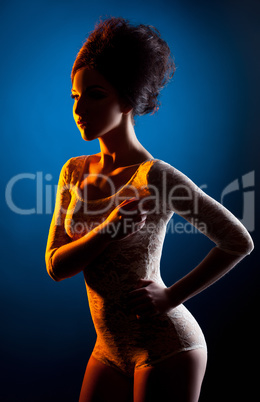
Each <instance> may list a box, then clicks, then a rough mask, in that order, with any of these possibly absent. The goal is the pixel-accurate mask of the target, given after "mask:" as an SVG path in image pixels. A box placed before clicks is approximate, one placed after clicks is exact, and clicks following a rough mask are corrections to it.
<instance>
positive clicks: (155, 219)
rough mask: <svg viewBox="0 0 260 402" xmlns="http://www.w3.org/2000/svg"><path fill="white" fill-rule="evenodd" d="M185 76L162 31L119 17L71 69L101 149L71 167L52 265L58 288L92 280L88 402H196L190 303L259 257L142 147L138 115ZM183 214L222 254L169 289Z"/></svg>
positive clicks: (57, 214) (200, 365)
mask: <svg viewBox="0 0 260 402" xmlns="http://www.w3.org/2000/svg"><path fill="white" fill-rule="evenodd" d="M174 71H175V65H174V61H173V58H172V57H171V54H170V49H169V46H168V44H167V43H166V42H165V41H164V40H163V39H162V37H161V35H160V33H159V31H158V30H157V29H156V28H154V27H153V26H150V25H143V24H140V25H133V24H131V23H130V22H129V21H128V20H125V19H123V18H115V17H111V18H106V19H103V20H100V21H99V22H98V23H97V25H96V27H95V29H94V30H93V31H92V32H91V33H90V35H89V36H88V38H87V40H86V41H85V43H84V44H83V46H82V48H81V49H80V51H79V53H78V55H77V57H76V60H75V62H74V65H73V68H72V74H71V79H72V97H73V99H74V106H73V116H74V119H75V122H76V124H77V127H78V129H79V131H80V133H81V136H82V138H83V140H85V141H93V140H95V139H98V140H99V144H100V152H99V153H97V154H93V155H82V156H78V157H72V158H71V159H69V160H68V161H67V162H66V163H65V165H64V166H63V167H62V170H61V173H60V178H59V184H58V191H57V197H56V205H55V210H54V214H53V218H52V222H51V226H50V231H49V237H48V243H47V248H46V266H47V271H48V273H49V275H50V276H51V277H52V278H53V279H54V280H55V281H61V280H63V279H66V278H70V277H72V276H74V275H77V274H78V273H80V272H83V274H84V278H85V284H86V289H87V294H88V300H89V305H90V311H91V316H92V319H93V323H94V326H95V330H96V333H97V339H96V343H95V345H94V348H93V351H92V354H91V356H90V359H89V361H88V363H87V367H86V371H85V376H84V378H83V383H82V388H81V392H80V396H79V401H80V402H98V401H103V402H108V401H113V402H117V401H118V402H126V401H129V402H130V401H133V402H148V401H149V402H153V401H156V402H157V401H176V402H177V401H178V402H197V401H198V399H199V395H200V390H201V385H202V381H203V378H204V374H205V370H206V364H207V345H206V341H205V338H204V335H203V332H202V330H201V328H200V326H199V324H198V323H197V321H196V320H195V318H194V317H193V316H192V314H191V313H190V312H189V311H188V310H187V308H186V307H185V306H184V305H183V303H184V302H185V301H187V300H188V299H190V298H191V297H193V296H194V295H196V294H198V293H199V292H201V291H203V290H204V289H205V288H207V287H208V286H209V285H211V284H212V283H214V282H216V281H217V280H218V279H219V278H221V277H222V276H223V275H225V274H226V273H227V272H228V271H229V270H231V269H232V268H233V267H234V266H235V265H236V264H237V263H239V262H240V261H241V260H242V259H243V258H244V257H245V256H246V255H248V254H250V253H251V251H252V250H253V248H254V245H253V241H252V239H251V237H250V235H249V233H248V231H247V230H246V228H245V227H244V226H243V225H242V224H241V222H240V221H239V220H238V219H237V218H236V217H235V216H234V215H233V214H232V213H231V212H230V211H228V210H227V209H226V208H225V207H224V206H223V205H221V204H220V203H218V202H217V201H215V200H214V199H213V198H211V197H210V196H208V195H207V194H206V193H205V192H203V191H202V190H201V189H200V188H199V187H198V186H197V185H196V184H195V183H194V182H192V181H191V180H190V179H189V178H188V177H187V176H186V175H185V174H183V173H182V172H180V171H179V170H178V169H176V168H175V167H173V166H171V165H170V164H169V163H167V162H165V161H162V160H160V159H156V157H154V156H152V155H151V153H150V152H149V151H148V150H147V149H146V148H144V146H143V145H142V144H141V143H140V142H139V140H138V139H137V136H136V134H135V129H134V125H135V120H134V118H135V116H138V115H139V116H140V115H144V114H147V113H151V112H155V111H156V110H157V109H158V107H159V101H158V97H159V94H160V91H161V89H162V88H163V87H164V86H165V85H166V84H167V83H168V82H169V80H170V79H171V78H172V76H173V74H174ZM157 140H158V142H159V141H161V140H163V139H162V135H161V133H158V138H157ZM174 213H177V214H179V215H180V216H182V217H183V218H184V219H186V220H187V221H188V222H189V223H191V224H192V225H194V226H195V227H196V228H198V229H199V230H200V231H201V232H203V233H204V234H205V235H206V236H207V237H208V238H209V239H210V240H212V241H213V242H214V243H215V246H214V245H213V247H212V249H211V250H210V252H209V253H208V254H207V255H206V256H205V258H204V259H203V260H202V261H201V262H200V263H199V264H198V265H197V266H195V267H194V269H192V270H191V271H190V272H189V273H188V274H187V275H186V276H184V277H183V278H181V279H180V280H178V281H177V282H176V283H174V284H172V286H170V287H166V285H165V284H164V282H163V280H162V278H161V274H160V258H161V254H162V247H163V243H164V238H165V234H166V226H167V223H168V222H169V220H170V218H171V217H172V215H173V214H174ZM184 252H185V251H184Z"/></svg>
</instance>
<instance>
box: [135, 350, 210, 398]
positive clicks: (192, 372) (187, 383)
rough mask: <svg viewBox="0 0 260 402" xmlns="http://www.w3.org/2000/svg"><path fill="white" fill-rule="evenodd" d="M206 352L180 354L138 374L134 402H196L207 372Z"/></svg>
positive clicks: (137, 372) (138, 371)
mask: <svg viewBox="0 0 260 402" xmlns="http://www.w3.org/2000/svg"><path fill="white" fill-rule="evenodd" d="M206 364H207V352H206V351H205V350H204V349H195V350H190V351H187V352H180V353H177V354H176V355H174V356H172V357H170V358H168V359H165V360H164V361H163V362H160V363H157V364H156V365H154V367H147V368H143V369H139V370H136V371H135V376H134V402H157V401H165V402H167V401H174V402H197V401H198V399H199V394H200V389H201V384H202V381H203V377H204V374H205V370H206Z"/></svg>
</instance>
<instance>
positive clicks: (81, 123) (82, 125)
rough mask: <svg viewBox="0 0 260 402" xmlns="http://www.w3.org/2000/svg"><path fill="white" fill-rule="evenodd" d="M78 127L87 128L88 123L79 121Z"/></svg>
mask: <svg viewBox="0 0 260 402" xmlns="http://www.w3.org/2000/svg"><path fill="white" fill-rule="evenodd" d="M78 125H79V126H80V127H85V126H86V125H87V123H86V122H85V121H82V120H79V121H78Z"/></svg>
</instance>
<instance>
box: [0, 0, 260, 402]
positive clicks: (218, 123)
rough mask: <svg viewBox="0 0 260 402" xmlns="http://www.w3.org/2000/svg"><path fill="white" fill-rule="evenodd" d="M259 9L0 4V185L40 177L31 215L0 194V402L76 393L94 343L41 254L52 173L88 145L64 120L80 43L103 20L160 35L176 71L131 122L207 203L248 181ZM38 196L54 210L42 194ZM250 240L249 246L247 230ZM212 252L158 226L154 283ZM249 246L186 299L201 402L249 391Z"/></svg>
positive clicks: (16, 194) (31, 186) (77, 282)
mask: <svg viewBox="0 0 260 402" xmlns="http://www.w3.org/2000/svg"><path fill="white" fill-rule="evenodd" d="M259 11H260V7H259V1H252V0H250V1H202V0H201V1H187V0H184V1H181V0H179V1H172V2H170V1H168V2H167V1H164V0H161V1H160V2H155V1H153V0H152V1H149V2H148V1H143V2H140V1H136V0H132V1H131V2H128V3H127V4H124V3H123V2H120V1H119V0H110V1H109V2H106V1H99V2H98V3H94V2H93V3H91V2H89V1H81V0H80V1H71V0H70V1H61V0H54V1H51V0H49V1H46V0H45V1H35V2H33V1H23V2H18V1H10V2H4V3H2V4H1V24H0V30H1V37H2V41H1V44H2V50H1V56H2V57H1V64H0V69H1V123H0V124H1V126H0V130H1V141H2V153H1V154H2V158H1V165H2V169H1V173H2V174H1V184H2V188H3V192H4V189H5V188H6V186H7V184H8V182H9V181H10V180H11V179H12V177H14V176H15V175H18V174H21V173H30V174H32V175H36V172H41V173H42V175H43V176H42V177H43V183H42V185H40V189H39V188H38V191H40V190H41V189H42V192H43V204H42V206H43V212H42V213H37V214H31V215H19V214H16V213H14V212H13V211H12V210H11V209H10V208H9V207H8V205H7V203H6V201H5V200H4V197H2V199H1V203H2V204H1V210H2V218H1V234H2V236H1V248H2V251H1V258H2V264H1V283H0V295H1V306H2V314H1V324H2V325H1V356H2V357H1V362H2V364H1V371H2V373H1V381H2V382H3V384H2V385H1V387H0V399H1V400H2V401H5V402H7V401H8V402H9V401H12V402H16V401H17V402H18V401H19V402H22V401H24V402H36V401H37V402H43V401H44V402H45V401H49V402H52V401H53V402H54V401H55V402H57V401H63V402H72V401H77V398H78V395H79V391H80V386H81V382H82V378H83V375H84V370H85V366H86V363H87V360H88V358H89V356H90V353H91V350H92V348H93V345H94V342H95V333H94V328H93V324H92V321H91V318H90V313H89V309H88V304H87V296H86V291H85V285H84V281H83V275H82V274H79V275H78V276H76V277H73V278H72V279H70V280H65V281H62V282H60V283H55V282H54V281H52V280H51V278H50V277H49V276H48V275H47V273H46V269H45V262H44V252H45V246H46V240H47V235H48V229H49V225H50V220H51V214H50V212H49V211H48V208H51V209H53V206H54V193H55V191H54V186H55V185H56V184H57V181H58V176H59V172H60V169H61V167H62V165H63V164H64V163H65V162H66V161H67V160H68V159H69V158H70V157H72V156H77V155H82V154H90V153H95V152H98V151H99V143H98V141H94V142H93V143H86V142H83V141H82V139H81V137H80V133H79V131H78V130H77V128H76V125H75V123H74V121H73V118H72V100H71V98H70V88H71V83H70V71H71V67H72V64H73V61H74V59H75V56H76V54H77V52H78V50H79V49H80V47H81V45H82V43H83V41H84V38H85V37H86V36H87V35H88V33H89V32H90V31H91V30H92V29H93V28H94V24H95V22H96V21H97V19H98V17H99V16H101V15H103V16H106V15H108V16H112V15H113V16H123V17H124V18H128V19H130V20H131V21H132V22H134V23H144V24H152V25H154V26H156V27H157V28H158V29H159V30H160V31H161V34H162V36H163V38H164V39H165V40H166V41H167V42H168V43H169V45H170V47H171V49H172V53H173V55H174V57H175V62H176V65H177V71H176V74H175V76H174V79H173V81H172V82H171V83H170V84H169V85H168V86H167V87H166V88H165V89H164V90H163V93H162V96H161V102H162V106H161V109H160V110H159V112H158V113H157V114H156V115H154V116H145V117H141V118H138V120H137V124H136V133H137V136H138V138H139V139H140V141H141V142H142V143H143V145H144V146H145V147H147V149H148V150H149V151H150V152H151V153H152V155H153V156H154V157H156V158H160V159H162V160H165V161H167V162H168V163H170V164H172V165H173V166H176V167H177V168H178V169H180V170H181V171H183V172H184V173H185V174H187V175H188V176H189V177H190V178H191V179H192V180H193V181H195V182H196V183H197V184H198V185H202V184H206V185H207V187H206V188H205V191H206V192H207V193H208V194H209V195H211V196H212V197H214V198H216V199H217V200H218V201H219V200H220V195H221V192H222V190H223V189H224V188H225V187H226V186H227V185H228V184H229V183H230V182H232V181H233V180H235V179H237V178H238V179H239V180H240V179H241V176H242V175H243V174H246V173H248V172H250V171H252V170H255V171H256V177H257V175H258V168H259V156H258V155H259V148H260V147H259V127H260V124H259V90H260V85H259V67H260V55H259V45H260V41H259V39H260V32H259V31H260V29H259ZM41 173H40V174H41ZM46 175H47V177H46ZM48 175H49V176H48ZM50 175H51V176H50ZM32 177H35V176H32ZM38 177H40V176H39V174H38ZM48 179H50V180H48ZM49 191H52V196H51V200H52V205H50V204H48V205H47V204H46V201H45V197H46V194H47V195H48V194H49ZM36 192H37V189H36V180H29V179H27V180H25V179H24V180H21V181H19V182H17V183H16V185H15V186H14V188H13V193H12V197H13V201H14V203H15V204H16V205H17V206H19V207H20V208H24V209H27V208H36ZM241 200H242V192H236V193H234V194H232V195H230V197H226V204H225V206H227V207H228V208H229V209H230V210H231V211H232V212H233V213H234V214H235V215H236V216H237V217H239V218H242V212H241V211H242V209H241V205H242V204H241ZM38 209H39V204H38ZM174 219H177V218H174ZM179 219H181V218H179ZM251 234H252V237H253V239H254V241H255V243H256V241H257V231H256V230H255V231H254V232H253V233H251ZM211 247H212V243H211V242H210V241H209V240H208V239H207V238H206V237H204V236H203V235H201V234H176V233H175V234H168V235H167V238H166V241H165V246H164V253H163V256H162V264H161V266H162V276H163V278H164V280H165V282H166V284H167V285H171V284H172V283H173V282H174V281H175V280H177V279H178V278H180V277H181V276H182V275H184V274H185V273H187V272H188V271H189V270H190V269H192V268H193V267H195V266H196V264H198V263H199V262H200V261H201V260H202V259H203V257H204V256H205V255H206V253H207V252H208V251H209V250H210V248H211ZM257 253H258V252H257V250H255V251H254V252H253V253H252V254H251V255H250V256H249V257H247V258H246V259H245V260H243V261H242V262H241V263H240V264H239V266H238V267H236V268H235V270H234V271H232V272H231V273H230V274H229V275H227V276H226V277H225V278H224V279H222V280H220V281H219V282H218V283H217V284H215V285H214V286H212V287H210V288H209V289H207V290H206V291H205V292H203V293H201V294H200V295H198V296H197V297H195V298H194V299H192V300H190V301H189V302H187V303H186V305H187V307H188V308H189V309H190V310H191V311H192V313H193V314H194V315H195V317H196V318H197V320H198V321H199V323H200V325H201V326H202V328H203V331H204V333H205V336H206V339H207V342H208V347H209V363H208V370H207V374H206V377H205V380H204V385H203V389H202V394H201V399H200V401H207V402H208V401H210V402H214V401H220V400H221V401H222V402H225V401H243V400H247V401H250V400H253V399H254V398H255V397H253V396H252V398H251V397H250V395H255V392H256V386H255V381H256V375H255V377H254V372H253V370H254V368H253V367H252V364H253V363H254V359H255V358H253V356H254V353H255V351H254V349H255V347H256V348H258V346H257V328H258V324H257V323H256V317H258V315H259V314H257V312H256V307H255V300H256V294H257V283H258V282H257V281H258V280H259V278H257V275H258V273H257V272H258V271H257V266H256V260H257Z"/></svg>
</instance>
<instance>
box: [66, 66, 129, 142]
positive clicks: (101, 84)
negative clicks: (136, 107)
mask: <svg viewBox="0 0 260 402" xmlns="http://www.w3.org/2000/svg"><path fill="white" fill-rule="evenodd" d="M71 91H72V95H71V96H72V98H74V105H73V117H74V120H75V122H76V124H77V126H78V128H79V130H80V133H81V136H82V138H83V139H84V140H85V141H91V140H93V139H95V138H98V137H101V136H103V135H104V134H106V133H108V132H110V131H111V130H114V129H116V128H117V127H118V126H119V125H120V123H121V121H122V116H123V113H122V105H121V103H122V102H120V98H119V96H118V93H117V92H116V90H115V89H114V87H113V86H112V85H110V83H109V82H108V81H107V80H106V79H105V78H104V77H103V76H102V75H101V74H100V73H99V72H98V71H96V70H89V69H88V68H86V67H84V68H82V69H80V70H78V71H77V72H76V74H75V77H74V80H73V87H72V90H71Z"/></svg>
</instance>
